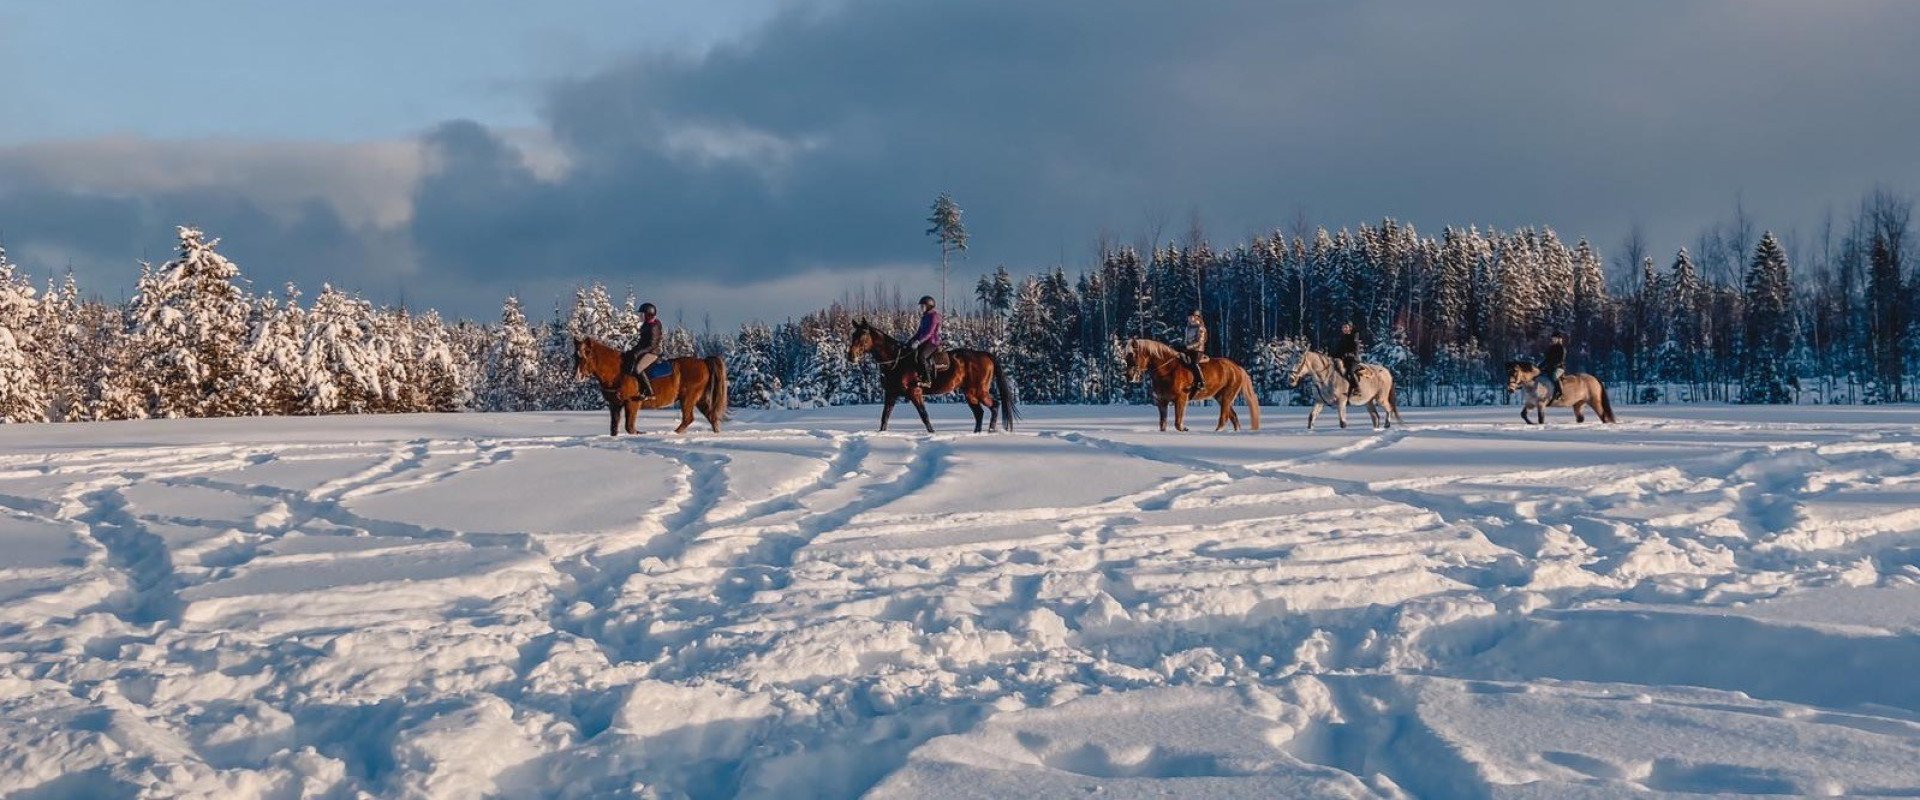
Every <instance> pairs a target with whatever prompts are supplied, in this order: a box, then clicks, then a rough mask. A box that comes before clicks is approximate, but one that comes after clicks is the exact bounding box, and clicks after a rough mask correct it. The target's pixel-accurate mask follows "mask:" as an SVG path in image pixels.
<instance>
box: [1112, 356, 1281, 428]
mask: <svg viewBox="0 0 1920 800" xmlns="http://www.w3.org/2000/svg"><path fill="white" fill-rule="evenodd" d="M1200 375H1201V377H1204V378H1206V379H1207V389H1206V392H1205V393H1204V394H1195V393H1194V391H1193V372H1192V371H1191V370H1188V369H1187V365H1186V359H1185V358H1184V357H1183V356H1182V355H1181V353H1180V351H1178V350H1175V349H1173V348H1172V347H1169V346H1167V345H1165V344H1163V343H1161V342H1156V341H1154V340H1152V339H1133V340H1131V341H1129V342H1127V382H1128V383H1139V382H1140V379H1141V378H1142V377H1146V376H1152V378H1153V403H1154V405H1156V406H1159V407H1160V430H1163V431H1164V430H1166V429H1167V406H1168V405H1169V404H1172V405H1173V427H1174V429H1175V430H1179V431H1185V430H1186V429H1187V403H1188V402H1189V401H1191V400H1207V399H1211V400H1213V401H1214V402H1215V403H1218V404H1219V405H1220V421H1219V423H1218V424H1216V425H1214V426H1213V429H1214V430H1216V431H1218V430H1221V429H1223V428H1226V427H1227V425H1228V423H1232V425H1233V429H1234V430H1236V431H1237V430H1240V414H1239V413H1237V412H1235V411H1234V410H1233V400H1234V398H1235V397H1240V398H1244V399H1245V400H1246V402H1247V414H1248V415H1249V416H1251V417H1252V420H1251V423H1252V424H1251V425H1250V426H1249V428H1250V429H1251V430H1256V431H1257V430H1260V395H1259V393H1257V392H1255V391H1254V390H1253V378H1251V377H1249V376H1248V375H1247V371H1246V370H1245V369H1242V368H1241V367H1240V365H1239V364H1236V363H1234V361H1233V359H1230V358H1210V359H1207V360H1206V361H1202V362H1200Z"/></svg>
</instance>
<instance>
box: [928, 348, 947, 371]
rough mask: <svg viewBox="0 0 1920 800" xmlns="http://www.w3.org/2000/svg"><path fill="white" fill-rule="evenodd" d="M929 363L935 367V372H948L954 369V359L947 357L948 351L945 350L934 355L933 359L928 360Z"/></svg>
mask: <svg viewBox="0 0 1920 800" xmlns="http://www.w3.org/2000/svg"><path fill="white" fill-rule="evenodd" d="M927 363H929V364H931V365H933V371H934V372H946V371H947V370H950V369H953V357H952V356H949V355H947V351H945V350H941V351H939V352H937V353H934V354H933V357H932V358H929V359H927Z"/></svg>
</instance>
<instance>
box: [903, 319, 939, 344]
mask: <svg viewBox="0 0 1920 800" xmlns="http://www.w3.org/2000/svg"><path fill="white" fill-rule="evenodd" d="M922 342H933V343H934V344H936V345H938V344H939V343H940V312H939V311H938V310H934V311H929V312H927V313H925V314H921V315H920V330H918V331H916V332H914V334H913V340H912V341H909V342H907V344H908V345H911V346H913V347H919V346H920V344H921V343H922Z"/></svg>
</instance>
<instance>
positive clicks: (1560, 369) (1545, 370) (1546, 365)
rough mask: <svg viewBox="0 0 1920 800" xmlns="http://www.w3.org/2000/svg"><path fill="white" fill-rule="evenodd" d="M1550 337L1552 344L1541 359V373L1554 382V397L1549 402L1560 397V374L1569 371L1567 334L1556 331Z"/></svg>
mask: <svg viewBox="0 0 1920 800" xmlns="http://www.w3.org/2000/svg"><path fill="white" fill-rule="evenodd" d="M1550 338H1551V340H1552V344H1549V345H1547V354H1546V356H1545V357H1543V358H1541V359H1540V374H1542V375H1545V376H1547V380H1549V381H1552V382H1553V397H1552V398H1551V399H1549V400H1547V402H1548V403H1552V402H1554V401H1555V400H1559V399H1560V376H1561V375H1564V374H1566V371H1567V335H1566V334H1564V333H1561V332H1559V331H1554V332H1553V336H1552V337H1550Z"/></svg>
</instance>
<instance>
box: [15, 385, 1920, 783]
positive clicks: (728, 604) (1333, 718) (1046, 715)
mask: <svg viewBox="0 0 1920 800" xmlns="http://www.w3.org/2000/svg"><path fill="white" fill-rule="evenodd" d="M1511 411H1512V409H1509V408H1504V407H1500V408H1481V409H1458V410H1447V411H1440V410H1431V409H1423V410H1416V411H1415V413H1410V414H1409V419H1410V422H1412V424H1410V425H1407V426H1403V427H1397V428H1394V429H1392V430H1390V431H1373V430H1365V429H1350V430H1345V431H1341V430H1323V431H1319V432H1315V433H1307V432H1305V431H1304V430H1302V426H1303V423H1304V419H1303V414H1302V413H1300V412H1301V410H1300V409H1295V408H1270V409H1269V413H1268V415H1267V419H1266V423H1267V424H1266V426H1265V429H1263V430H1262V431H1260V432H1258V433H1240V434H1210V433H1192V434H1161V433H1158V432H1155V431H1152V430H1151V428H1152V422H1153V421H1152V417H1151V414H1152V412H1151V409H1148V408H1144V407H1130V406H1098V407H1046V406H1042V407H1034V408H1030V409H1028V412H1027V414H1028V418H1027V419H1026V420H1025V421H1024V424H1023V425H1022V431H1021V432H1020V433H1017V434H1004V435H972V434H963V433H939V434H934V435H923V434H917V433H888V434H882V433H877V432H874V431H873V430H872V428H873V427H874V425H875V423H876V422H877V416H878V413H877V409H875V408H872V407H836V408H824V409H806V410H795V411H752V410H742V411H739V412H737V414H736V416H737V417H738V419H736V420H734V422H733V423H732V424H730V425H729V427H728V430H727V431H726V432H725V433H723V434H719V435H713V434H706V435H689V436H684V437H679V436H670V435H666V434H662V433H653V434H649V435H645V436H640V437H625V438H620V439H612V438H608V437H605V436H601V435H596V432H597V431H599V430H602V428H601V425H602V424H603V422H604V417H602V416H601V414H600V413H599V412H577V413H576V412H549V413H532V412H530V413H517V414H457V415H452V414H450V415H392V416H341V417H323V418H272V419H263V418H253V419H214V420H143V421H137V422H118V423H94V424H70V425H58V426H49V425H18V426H4V427H0V795H9V796H10V795H14V794H21V795H23V796H97V797H116V796H128V797H130V796H136V795H143V794H144V795H146V796H198V797H260V798H291V797H348V796H355V795H358V794H361V793H365V794H368V795H376V796H396V797H475V796H486V795H497V796H509V797H542V796H547V797H600V796H648V797H679V796H687V797H731V796H744V797H783V798H784V797H854V796H860V795H863V794H865V795H869V796H872V797H882V798H894V797H911V798H964V797H1005V796H1020V797H1037V796H1045V797H1057V796H1072V795H1081V794H1089V793H1099V794H1101V795H1102V796H1111V797H1163V796H1190V797H1246V796H1267V797H1274V796H1313V797H1403V796H1417V797H1459V796H1465V797H1585V796H1595V797H1598V796H1613V795H1618V794H1623V793H1627V792H1630V791H1650V792H1655V793H1696V792H1727V793H1749V794H1807V795H1823V794H1826V795H1831V794H1868V795H1873V794H1885V795H1912V794H1916V793H1920V767H1916V766H1915V765H1916V764H1920V685H1916V684H1915V683H1914V682H1913V680H1912V675H1913V673H1914V670H1915V669H1916V668H1917V667H1920V512H1917V511H1915V509H1916V507H1920V409H1915V408H1904V407H1849V408H1812V407H1773V408H1740V407H1714V406H1695V407H1675V408H1659V409H1651V408H1636V409H1631V412H1632V413H1631V414H1629V415H1628V416H1629V418H1628V419H1626V421H1624V422H1622V423H1621V424H1618V425H1612V426H1601V425H1598V424H1589V425H1586V426H1577V427H1576V426H1574V425H1572V424H1571V423H1570V422H1568V421H1567V420H1566V419H1565V417H1564V416H1562V417H1557V418H1555V420H1554V423H1555V424H1552V425H1550V426H1547V427H1545V428H1539V427H1527V426H1522V425H1520V424H1519V423H1518V422H1517V421H1515V420H1514V419H1513V418H1512V417H1513V416H1514V415H1513V414H1512V413H1511ZM934 415H935V418H936V423H937V424H941V425H943V426H946V427H949V428H954V429H958V428H960V427H962V425H961V420H960V418H961V417H963V416H965V415H964V412H960V411H959V410H958V408H957V407H955V406H936V407H934ZM650 422H652V423H654V425H653V427H654V428H656V429H661V428H664V427H665V426H666V424H667V423H666V421H665V420H664V419H662V418H658V417H654V418H651V419H650Z"/></svg>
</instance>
